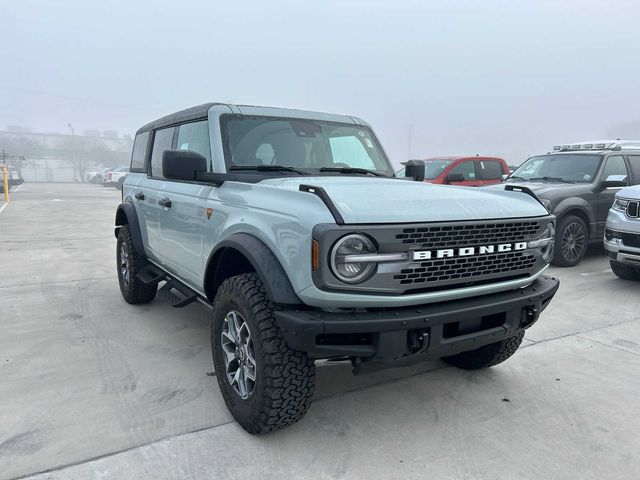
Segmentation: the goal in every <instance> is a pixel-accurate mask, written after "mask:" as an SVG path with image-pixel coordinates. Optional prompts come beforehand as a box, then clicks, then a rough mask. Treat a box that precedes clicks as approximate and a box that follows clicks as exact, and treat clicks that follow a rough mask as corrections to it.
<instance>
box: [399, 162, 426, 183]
mask: <svg viewBox="0 0 640 480" xmlns="http://www.w3.org/2000/svg"><path fill="white" fill-rule="evenodd" d="M424 171H425V164H424V162H423V161H422V160H409V161H408V162H407V163H405V168H404V176H405V177H413V179H414V180H415V181H416V182H423V181H424Z"/></svg>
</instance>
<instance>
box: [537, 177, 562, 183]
mask: <svg viewBox="0 0 640 480" xmlns="http://www.w3.org/2000/svg"><path fill="white" fill-rule="evenodd" d="M536 180H542V181H544V182H563V183H573V182H572V181H570V180H565V179H564V178H562V177H533V178H530V179H529V181H530V182H535V181H536Z"/></svg>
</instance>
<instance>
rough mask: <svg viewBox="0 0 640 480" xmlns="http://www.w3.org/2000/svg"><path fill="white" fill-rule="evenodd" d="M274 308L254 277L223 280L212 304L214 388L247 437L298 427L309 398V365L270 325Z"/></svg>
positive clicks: (311, 382) (311, 379) (311, 381)
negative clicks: (215, 384)
mask: <svg viewBox="0 0 640 480" xmlns="http://www.w3.org/2000/svg"><path fill="white" fill-rule="evenodd" d="M276 308H277V307H276V305H275V304H273V303H272V302H271V301H270V300H269V298H268V297H267V293H266V290H265V288H264V286H263V284H262V281H261V280H260V278H259V277H258V275H257V274H255V273H248V274H243V275H238V276H235V277H232V278H229V279H227V280H225V281H224V282H223V283H222V285H221V286H220V288H219V290H218V293H217V294H216V298H215V301H214V303H213V319H212V325H211V348H212V350H213V362H214V366H215V371H216V377H217V379H218V385H219V386H220V391H221V392H222V396H223V398H224V401H225V403H226V405H227V408H228V409H229V411H230V412H231V415H233V418H235V419H236V421H237V422H238V423H239V424H240V425H241V426H242V428H244V429H245V430H246V431H247V432H249V433H264V432H268V431H271V430H277V429H279V428H283V427H286V426H287V425H291V424H293V423H295V422H297V421H298V420H299V419H301V418H302V417H303V416H304V414H305V413H306V412H307V410H308V409H309V406H310V405H311V397H312V396H313V389H314V386H315V365H314V363H313V360H311V359H309V358H308V357H307V355H306V354H305V353H303V352H298V351H295V350H291V349H290V348H289V347H288V346H287V343H286V341H285V339H284V337H283V336H282V334H281V333H280V331H279V329H278V327H277V326H276V323H275V318H274V314H273V313H274V311H275V310H276Z"/></svg>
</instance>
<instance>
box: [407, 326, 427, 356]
mask: <svg viewBox="0 0 640 480" xmlns="http://www.w3.org/2000/svg"><path fill="white" fill-rule="evenodd" d="M407 344H408V345H407V346H408V347H409V353H410V354H411V355H415V354H416V353H422V352H424V351H426V350H427V348H428V347H429V329H428V328H418V329H416V330H410V331H409V332H408V335H407Z"/></svg>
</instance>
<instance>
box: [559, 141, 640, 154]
mask: <svg viewBox="0 0 640 480" xmlns="http://www.w3.org/2000/svg"><path fill="white" fill-rule="evenodd" d="M627 149H640V140H620V139H616V140H595V141H589V142H576V143H569V144H564V145H554V147H553V150H554V151H555V152H575V151H582V150H627Z"/></svg>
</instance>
